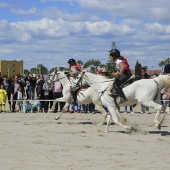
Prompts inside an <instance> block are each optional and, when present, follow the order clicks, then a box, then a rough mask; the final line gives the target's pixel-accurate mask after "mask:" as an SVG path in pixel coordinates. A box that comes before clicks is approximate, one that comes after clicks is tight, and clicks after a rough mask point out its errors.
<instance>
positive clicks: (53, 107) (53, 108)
mask: <svg viewBox="0 0 170 170" xmlns="http://www.w3.org/2000/svg"><path fill="white" fill-rule="evenodd" d="M57 102H58V100H57V99H55V100H54V102H53V106H52V108H51V109H50V112H53V111H54V110H55V106H56V104H57Z"/></svg>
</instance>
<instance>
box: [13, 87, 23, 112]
mask: <svg viewBox="0 0 170 170" xmlns="http://www.w3.org/2000/svg"><path fill="white" fill-rule="evenodd" d="M14 95H16V97H15V98H17V106H18V111H19V112H20V113H21V112H22V111H23V93H22V87H21V86H20V87H19V88H18V90H17V92H16V93H15V94H14Z"/></svg>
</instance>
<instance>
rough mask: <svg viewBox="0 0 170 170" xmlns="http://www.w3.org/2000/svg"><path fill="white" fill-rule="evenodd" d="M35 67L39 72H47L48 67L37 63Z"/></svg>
mask: <svg viewBox="0 0 170 170" xmlns="http://www.w3.org/2000/svg"><path fill="white" fill-rule="evenodd" d="M37 68H38V69H39V71H38V73H39V74H48V69H47V68H46V67H45V66H43V65H42V64H38V65H37Z"/></svg>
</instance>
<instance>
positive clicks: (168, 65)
mask: <svg viewBox="0 0 170 170" xmlns="http://www.w3.org/2000/svg"><path fill="white" fill-rule="evenodd" d="M169 73H170V61H167V62H166V65H165V67H164V74H169Z"/></svg>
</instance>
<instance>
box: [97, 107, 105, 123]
mask: <svg viewBox="0 0 170 170" xmlns="http://www.w3.org/2000/svg"><path fill="white" fill-rule="evenodd" d="M95 107H96V110H98V111H99V112H101V113H102V115H103V116H104V117H103V119H102V121H101V122H100V123H97V125H104V122H105V120H106V118H107V112H106V111H105V110H104V108H103V106H102V105H101V104H100V105H99V104H96V105H95Z"/></svg>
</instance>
